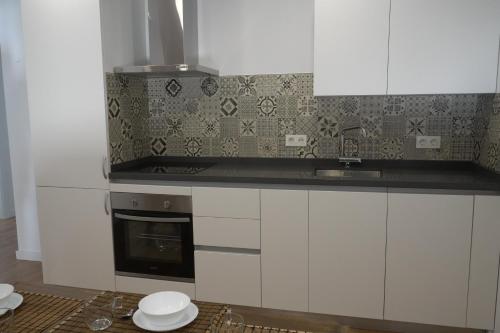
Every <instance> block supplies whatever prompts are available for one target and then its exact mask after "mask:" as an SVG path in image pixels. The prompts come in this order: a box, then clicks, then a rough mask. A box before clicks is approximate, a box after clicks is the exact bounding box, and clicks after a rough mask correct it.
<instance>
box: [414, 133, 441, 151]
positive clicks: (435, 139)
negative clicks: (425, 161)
mask: <svg viewBox="0 0 500 333" xmlns="http://www.w3.org/2000/svg"><path fill="white" fill-rule="evenodd" d="M416 139H417V140H416V141H417V149H439V148H441V137H440V136H424V135H420V136H417V138H416Z"/></svg>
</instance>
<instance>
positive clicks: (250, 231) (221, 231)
mask: <svg viewBox="0 0 500 333" xmlns="http://www.w3.org/2000/svg"><path fill="white" fill-rule="evenodd" d="M194 244H195V245H206V246H218V247H235V248H242V249H260V220H251V219H232V218H224V217H222V218H221V217H199V216H195V217H194Z"/></svg>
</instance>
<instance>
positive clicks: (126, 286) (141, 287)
mask: <svg viewBox="0 0 500 333" xmlns="http://www.w3.org/2000/svg"><path fill="white" fill-rule="evenodd" d="M115 281H116V291H122V292H127V293H135V294H145V295H147V294H152V293H155V292H158V291H164V290H171V291H178V292H181V293H184V294H186V295H188V296H189V297H191V299H195V296H196V292H195V285H194V283H185V282H175V281H165V280H153V279H144V278H136V277H128V276H119V275H116V276H115Z"/></svg>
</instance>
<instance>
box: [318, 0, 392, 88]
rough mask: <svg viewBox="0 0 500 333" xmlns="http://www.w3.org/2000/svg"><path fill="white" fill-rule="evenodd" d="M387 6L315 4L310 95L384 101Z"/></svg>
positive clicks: (385, 0) (366, 0)
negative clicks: (377, 97)
mask: <svg viewBox="0 0 500 333" xmlns="http://www.w3.org/2000/svg"><path fill="white" fill-rule="evenodd" d="M389 7H390V1H389V0H377V1H373V0H315V1H314V95H316V96H325V95H385V94H386V92H387V61H388V51H387V48H388V42H389Z"/></svg>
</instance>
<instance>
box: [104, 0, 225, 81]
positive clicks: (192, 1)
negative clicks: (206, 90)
mask: <svg viewBox="0 0 500 333" xmlns="http://www.w3.org/2000/svg"><path fill="white" fill-rule="evenodd" d="M197 3H198V2H197V0H145V11H144V12H145V24H146V27H145V33H146V36H145V37H144V36H141V38H145V42H144V41H138V43H134V44H137V45H139V44H141V45H144V46H145V48H146V50H145V54H146V57H147V59H148V61H147V62H148V64H146V65H141V66H124V67H115V68H114V72H115V73H122V74H135V75H144V76H163V77H165V76H207V75H214V76H217V75H219V71H218V70H216V69H213V68H208V67H205V66H202V65H200V64H199V56H198V4H197Z"/></svg>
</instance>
